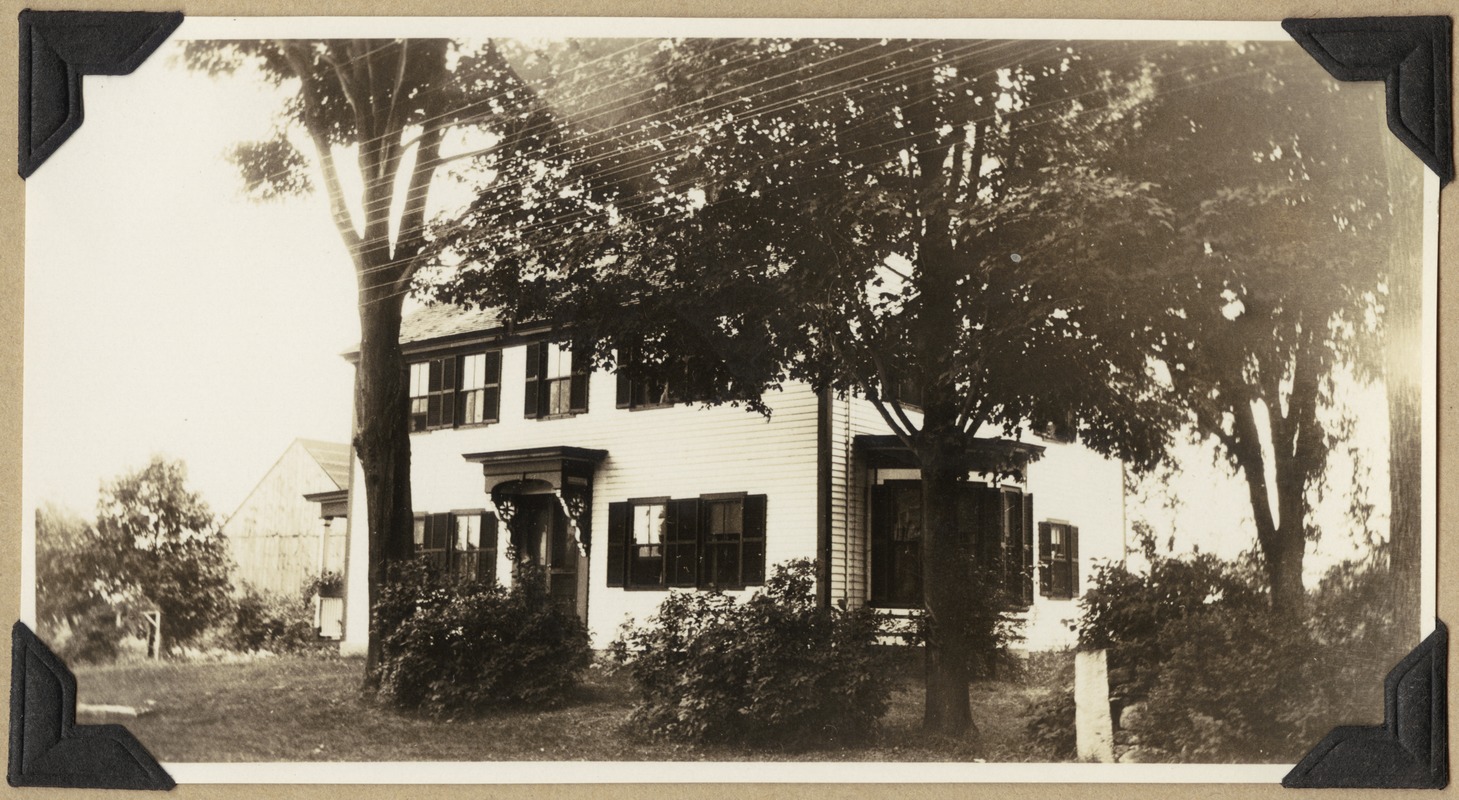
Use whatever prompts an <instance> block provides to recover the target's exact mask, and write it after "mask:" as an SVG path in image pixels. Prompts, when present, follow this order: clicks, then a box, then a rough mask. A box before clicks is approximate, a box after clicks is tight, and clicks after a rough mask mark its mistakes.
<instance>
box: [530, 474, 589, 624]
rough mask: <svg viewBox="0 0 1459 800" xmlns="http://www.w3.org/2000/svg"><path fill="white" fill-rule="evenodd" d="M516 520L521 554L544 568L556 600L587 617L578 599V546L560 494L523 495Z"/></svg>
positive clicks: (552, 594)
mask: <svg viewBox="0 0 1459 800" xmlns="http://www.w3.org/2000/svg"><path fill="white" fill-rule="evenodd" d="M513 522H515V523H516V524H515V525H513V527H514V528H515V530H514V532H513V533H514V536H513V539H514V541H513V544H515V545H516V547H517V554H518V556H519V557H522V558H529V559H531V560H532V563H534V564H537V565H539V566H541V567H542V568H543V571H544V572H546V574H547V594H548V595H549V596H550V597H552V599H553V600H554V601H556V602H557V603H559V604H561V605H562V606H563V607H564V608H570V609H572V610H573V611H574V612H576V613H577V614H578V616H580V617H582V618H583V619H587V616H586V610H587V609H586V608H584V607H583V605H582V604H580V603H579V602H578V600H579V597H578V570H579V566H580V563H579V562H580V561H581V559H579V558H578V546H577V542H576V541H575V540H574V538H573V534H572V526H571V525H569V524H568V521H567V515H566V514H563V513H562V506H561V505H560V504H559V503H558V501H557V498H556V497H555V496H553V495H550V494H529V495H521V496H519V497H518V498H517V511H516V519H514V520H513Z"/></svg>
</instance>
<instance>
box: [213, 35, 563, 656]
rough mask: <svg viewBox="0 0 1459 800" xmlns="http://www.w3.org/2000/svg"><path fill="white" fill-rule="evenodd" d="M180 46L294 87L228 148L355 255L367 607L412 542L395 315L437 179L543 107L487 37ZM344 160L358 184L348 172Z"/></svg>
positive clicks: (253, 178) (424, 252)
mask: <svg viewBox="0 0 1459 800" xmlns="http://www.w3.org/2000/svg"><path fill="white" fill-rule="evenodd" d="M184 58H185V60H186V62H187V63H188V65H189V66H190V67H192V68H193V69H197V70H201V71H205V72H208V73H210V74H225V73H232V72H236V71H239V70H245V71H249V72H251V73H252V74H253V75H255V76H257V77H260V78H261V79H262V80H263V81H265V82H267V83H271V84H273V85H275V86H278V87H280V88H281V89H283V90H284V91H286V92H292V95H291V96H290V97H289V98H288V100H287V102H286V103H285V104H284V106H283V108H281V109H280V112H279V119H278V124H277V125H276V126H275V128H274V131H273V135H272V136H271V137H270V138H269V139H267V140H265V141H262V142H247V143H241V144H239V145H238V146H237V147H235V149H234V150H233V159H234V161H235V163H236V164H237V166H238V167H239V171H240V175H241V177H242V179H243V182H244V184H245V186H246V188H247V190H248V191H249V193H250V194H251V195H253V196H255V197H258V198H261V199H268V198H272V197H278V196H283V195H287V194H293V193H298V192H303V191H308V190H310V189H311V188H312V187H314V186H316V185H322V186H323V188H324V190H325V194H326V196H327V198H328V202H329V210H330V215H331V217H332V220H333V223H334V228H335V230H336V232H337V233H338V234H339V237H340V240H341V242H342V243H343V244H344V246H345V248H346V250H347V252H348V255H349V257H350V260H351V263H352V265H353V267H354V271H355V276H356V279H357V285H358V296H357V301H358V308H359V317H360V333H361V335H360V347H359V353H358V363H357V368H356V372H355V403H354V407H355V436H354V441H353V445H354V448H355V451H356V452H357V453H358V455H359V458H360V464H361V466H362V468H363V471H364V491H365V497H366V509H367V516H368V518H367V520H366V523H367V525H368V527H369V548H368V552H369V556H368V558H369V587H370V588H369V592H370V597H369V606H370V607H371V608H373V607H374V606H375V600H376V599H377V597H378V592H379V589H380V587H381V586H382V585H383V583H384V581H385V580H386V576H387V572H388V569H387V568H388V566H389V565H390V564H391V563H395V562H400V561H404V560H407V559H409V558H410V557H411V554H412V541H411V526H412V511H411V492H410V439H409V435H408V429H407V424H408V423H407V420H408V407H409V392H408V387H407V384H406V374H407V371H406V367H405V362H404V360H403V358H402V356H401V350H400V322H401V313H402V306H403V302H404V299H405V297H406V295H407V294H408V293H409V292H410V289H411V286H412V282H413V281H414V279H415V276H416V274H417V273H418V272H419V271H420V269H421V268H422V267H423V266H426V265H428V264H430V263H433V262H432V259H433V258H434V255H435V250H434V248H433V247H432V246H431V244H432V240H431V235H430V226H429V225H428V221H429V219H430V214H431V211H432V209H431V207H430V203H429V200H430V193H431V189H432V186H433V185H435V184H436V183H438V182H439V181H438V180H437V177H438V172H439V171H441V167H443V166H444V165H446V164H447V163H448V162H453V161H454V162H460V163H461V164H462V165H465V166H470V165H471V164H473V163H477V162H478V161H479V160H480V159H483V158H487V157H488V156H489V154H491V153H493V152H496V151H498V150H500V149H503V148H510V147H515V146H519V142H520V140H521V138H522V137H523V136H525V135H526V131H527V129H528V128H530V127H531V125H532V124H533V121H534V119H535V118H534V117H532V115H534V114H537V115H540V114H543V113H545V109H544V108H543V107H542V106H541V105H540V104H536V103H534V102H532V97H533V95H532V93H531V91H530V89H529V87H527V86H526V85H525V84H524V83H523V82H522V81H521V80H520V79H519V78H517V77H516V75H515V73H514V71H513V70H512V68H511V66H510V65H509V64H508V63H507V62H506V61H505V60H503V58H502V57H501V55H500V53H499V52H498V50H497V49H496V47H495V45H494V44H493V43H491V42H482V43H453V42H450V41H447V40H444V39H425V40H417V39H392V40H376V39H348V40H346V39H332V40H318V41H311V40H267V41H236V42H226V41H193V42H189V43H187V44H186V46H185V50H184ZM300 142H307V146H308V147H311V148H312V150H313V153H312V158H311V157H309V156H306V155H305V153H304V152H303V151H302V150H301V149H300V147H299V143H300ZM483 143H484V144H485V146H483V147H478V145H481V144H483ZM472 148H476V149H472ZM448 150H455V151H457V152H450V153H448V152H447V151H448ZM351 167H353V170H352V172H353V177H354V178H355V179H356V182H349V181H346V180H345V177H346V175H349V174H350V173H349V172H348V171H349V170H350V168H351ZM316 176H317V178H318V180H316V179H315V178H316ZM351 186H358V187H359V194H358V195H357V196H356V197H353V198H351V197H348V196H347V194H346V193H347V192H348V191H351V190H350V188H349V187H351ZM352 200H353V202H351V201H352ZM370 630H371V635H370V642H369V649H368V656H367V659H366V667H365V670H366V681H367V682H373V680H374V674H375V668H376V666H377V664H378V661H379V657H380V649H379V642H378V640H377V637H376V636H375V633H374V632H375V626H371V628H370Z"/></svg>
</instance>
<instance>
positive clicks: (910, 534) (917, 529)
mask: <svg viewBox="0 0 1459 800" xmlns="http://www.w3.org/2000/svg"><path fill="white" fill-rule="evenodd" d="M921 538H922V491H921V488H920V487H913V488H911V489H906V490H903V491H901V492H898V493H897V512H896V518H895V520H894V522H893V526H892V539H893V540H894V541H898V542H914V541H918V540H920V539H921Z"/></svg>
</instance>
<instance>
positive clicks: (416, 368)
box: [410, 361, 430, 397]
mask: <svg viewBox="0 0 1459 800" xmlns="http://www.w3.org/2000/svg"><path fill="white" fill-rule="evenodd" d="M429 367H430V365H429V364H427V363H425V362H423V361H421V362H416V363H414V364H411V365H410V396H411V397H421V396H423V395H425V393H426V392H427V391H428V390H427V389H426V376H427V375H428V374H429V373H430V369H429Z"/></svg>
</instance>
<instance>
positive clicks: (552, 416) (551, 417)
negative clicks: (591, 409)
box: [526, 411, 588, 422]
mask: <svg viewBox="0 0 1459 800" xmlns="http://www.w3.org/2000/svg"><path fill="white" fill-rule="evenodd" d="M586 413H588V412H586V411H569V412H567V413H565V414H544V415H542V416H540V417H526V419H530V420H534V421H536V422H548V421H551V420H554V419H571V418H572V417H581V416H582V415H584V414H586Z"/></svg>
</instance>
